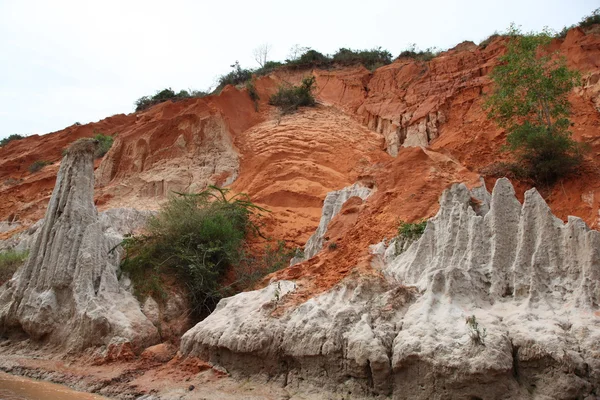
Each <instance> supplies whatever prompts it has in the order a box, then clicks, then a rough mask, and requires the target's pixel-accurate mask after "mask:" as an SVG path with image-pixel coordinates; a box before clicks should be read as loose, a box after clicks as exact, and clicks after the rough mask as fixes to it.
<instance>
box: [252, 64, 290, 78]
mask: <svg viewBox="0 0 600 400" xmlns="http://www.w3.org/2000/svg"><path fill="white" fill-rule="evenodd" d="M283 65H284V64H283V63H282V62H279V61H267V62H266V63H265V65H263V66H262V67H260V68H258V69H255V70H254V71H252V73H253V74H254V75H256V76H264V75H267V74H270V73H271V72H273V71H275V70H276V69H277V68H279V67H281V66H283Z"/></svg>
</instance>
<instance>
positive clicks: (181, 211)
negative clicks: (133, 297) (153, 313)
mask: <svg viewBox="0 0 600 400" xmlns="http://www.w3.org/2000/svg"><path fill="white" fill-rule="evenodd" d="M261 211H265V210H264V209H262V208H260V207H258V206H256V205H255V204H253V203H252V202H250V200H249V199H248V197H247V196H246V195H244V194H238V195H235V196H229V195H228V190H227V189H221V188H218V187H215V186H210V187H209V188H208V189H206V190H204V191H202V192H200V193H197V194H183V193H178V194H176V195H175V196H173V197H172V198H170V199H169V201H168V202H167V203H166V204H165V205H164V206H163V207H162V208H161V210H160V212H159V213H158V214H157V215H156V216H155V217H153V218H151V219H150V221H149V222H148V225H147V233H146V234H145V235H138V236H128V237H126V238H125V239H124V240H123V242H122V245H123V247H124V249H125V252H126V256H125V258H124V260H123V262H122V263H121V268H122V270H123V271H124V272H126V273H128V274H129V276H130V277H131V279H132V281H133V282H134V288H135V290H136V294H137V295H138V296H139V297H142V298H143V297H145V296H147V295H152V296H153V297H155V298H157V299H164V296H165V294H164V293H165V290H164V289H163V284H162V282H163V276H164V274H169V273H170V274H175V275H177V276H178V277H179V279H180V281H181V282H185V283H186V284H187V287H188V294H189V296H190V301H191V303H192V305H193V309H194V311H195V313H196V314H197V315H199V316H200V315H205V314H206V312H210V311H212V309H213V308H214V307H215V306H216V304H217V302H218V301H219V300H220V299H221V298H222V297H223V296H224V294H230V293H228V292H226V291H225V289H228V288H223V287H222V286H221V282H222V280H223V278H224V275H225V273H226V272H227V271H228V270H229V269H230V268H232V267H235V266H236V265H238V264H239V263H240V262H241V261H242V260H243V256H244V251H243V248H244V243H245V238H246V235H248V234H251V233H255V234H258V233H259V230H258V225H257V224H256V223H255V222H253V220H254V218H255V217H257V216H258V215H259V214H260V212H261Z"/></svg>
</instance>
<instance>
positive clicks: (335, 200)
mask: <svg viewBox="0 0 600 400" xmlns="http://www.w3.org/2000/svg"><path fill="white" fill-rule="evenodd" d="M370 194H371V189H369V188H368V187H366V186H363V185H361V184H360V183H355V184H353V185H351V186H347V187H345V188H343V189H340V190H336V191H333V192H329V193H327V196H325V201H324V203H323V210H322V211H321V220H320V221H319V226H318V227H317V230H316V231H315V233H313V234H312V235H311V237H310V238H308V241H307V242H306V245H305V246H304V254H303V255H302V256H297V257H294V258H292V259H291V261H290V265H294V264H298V263H300V262H302V261H305V260H308V259H310V258H312V257H314V256H315V255H316V254H317V253H318V252H319V251H321V249H322V248H323V243H324V242H325V239H324V238H325V233H327V226H329V223H330V222H331V220H332V219H333V217H335V216H336V215H337V214H338V213H339V212H340V210H341V209H342V207H343V206H344V203H346V202H347V201H348V200H349V199H351V198H352V197H360V198H361V199H362V200H363V201H364V200H366V199H367V197H369V195H370Z"/></svg>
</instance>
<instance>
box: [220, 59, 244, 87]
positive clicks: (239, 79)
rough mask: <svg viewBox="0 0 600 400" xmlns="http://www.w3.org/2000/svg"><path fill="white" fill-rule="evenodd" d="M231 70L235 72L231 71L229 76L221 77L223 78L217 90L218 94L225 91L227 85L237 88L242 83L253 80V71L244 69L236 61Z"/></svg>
mask: <svg viewBox="0 0 600 400" xmlns="http://www.w3.org/2000/svg"><path fill="white" fill-rule="evenodd" d="M231 68H233V71H231V72H230V73H228V74H227V75H221V77H220V78H219V85H218V86H217V88H216V89H215V92H216V93H219V92H221V90H223V88H224V87H225V86H227V85H234V86H236V85H239V84H242V83H246V81H248V80H250V79H252V70H251V69H245V68H242V67H241V66H240V63H239V62H238V61H236V62H235V64H233V65H231Z"/></svg>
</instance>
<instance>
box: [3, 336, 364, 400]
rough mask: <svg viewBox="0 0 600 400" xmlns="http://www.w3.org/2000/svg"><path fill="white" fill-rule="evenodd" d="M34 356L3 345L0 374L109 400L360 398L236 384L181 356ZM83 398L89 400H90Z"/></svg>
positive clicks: (261, 382)
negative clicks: (97, 359) (106, 359)
mask: <svg viewBox="0 0 600 400" xmlns="http://www.w3.org/2000/svg"><path fill="white" fill-rule="evenodd" d="M17 351H18V349H17ZM32 354H35V355H25V354H15V348H14V346H11V345H7V344H5V343H3V344H1V345H0V371H3V372H4V373H5V374H10V376H12V377H13V380H14V379H20V378H18V377H26V378H31V379H36V380H41V381H45V382H52V383H56V384H61V385H65V386H66V387H69V388H70V389H72V390H77V391H79V392H87V393H92V394H95V395H99V396H103V397H106V398H110V399H127V400H129V399H140V398H141V399H144V400H175V399H189V400H191V399H206V400H209V399H223V400H241V399H244V400H288V399H289V400H324V399H328V400H329V399H330V400H343V399H349V398H353V399H354V398H356V397H353V396H348V395H344V394H334V393H327V392H324V391H323V390H321V389H320V388H314V389H312V390H307V388H306V387H303V388H302V391H300V390H297V391H295V390H294V389H292V388H290V387H289V386H288V387H285V388H283V387H282V383H280V382H273V381H270V382H269V381H268V379H267V378H266V377H262V378H261V377H257V378H256V379H252V380H236V379H233V378H232V377H230V376H229V374H228V373H227V371H225V370H222V369H220V368H218V367H214V368H213V367H212V366H211V365H209V364H208V363H206V362H204V361H202V360H200V359H197V358H186V359H183V358H181V357H179V356H177V355H176V356H175V357H173V358H172V359H170V360H166V361H162V362H161V361H158V360H149V359H147V358H142V357H139V358H137V359H134V360H130V361H115V362H110V363H106V364H102V365H95V364H94V363H93V362H92V361H90V360H87V359H85V357H83V358H82V357H48V358H46V357H44V356H43V353H41V352H40V351H36V352H32ZM0 373H2V372H0ZM25 398H27V397H25ZM33 398H34V397H32V399H33ZM39 398H42V397H39ZM43 398H47V397H43ZM49 398H50V399H52V397H49ZM57 398H58V397H57ZM61 398H62V397H61ZM65 398H67V397H65ZM79 398H83V399H87V397H79ZM98 398H100V397H95V398H94V397H90V399H94V400H95V399H98ZM74 399H75V398H74Z"/></svg>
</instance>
